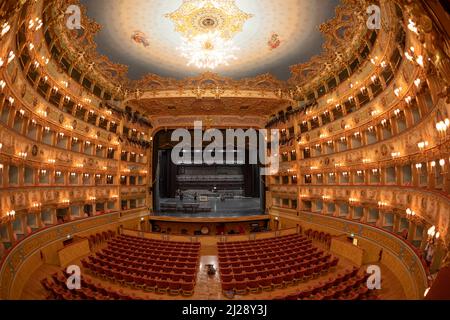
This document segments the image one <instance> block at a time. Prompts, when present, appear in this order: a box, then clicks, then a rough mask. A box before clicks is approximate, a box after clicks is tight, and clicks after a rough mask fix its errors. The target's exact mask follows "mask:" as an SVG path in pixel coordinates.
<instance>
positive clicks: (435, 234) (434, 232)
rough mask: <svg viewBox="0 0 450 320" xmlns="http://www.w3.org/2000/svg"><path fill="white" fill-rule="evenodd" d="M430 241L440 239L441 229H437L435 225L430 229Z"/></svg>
mask: <svg viewBox="0 0 450 320" xmlns="http://www.w3.org/2000/svg"><path fill="white" fill-rule="evenodd" d="M427 234H428V241H429V242H431V243H434V241H435V240H438V239H439V237H440V233H439V231H437V230H436V227H435V226H432V227H431V228H430V229H428V232H427Z"/></svg>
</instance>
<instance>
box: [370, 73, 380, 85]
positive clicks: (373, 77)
mask: <svg viewBox="0 0 450 320" xmlns="http://www.w3.org/2000/svg"><path fill="white" fill-rule="evenodd" d="M370 80H372V83H374V84H375V83H376V82H377V80H378V77H377V76H376V75H373V76H372V77H370Z"/></svg>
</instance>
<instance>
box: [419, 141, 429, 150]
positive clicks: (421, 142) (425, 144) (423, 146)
mask: <svg viewBox="0 0 450 320" xmlns="http://www.w3.org/2000/svg"><path fill="white" fill-rule="evenodd" d="M417 147H418V148H419V149H420V151H423V149H425V148H426V147H428V141H420V142H419V143H418V144H417Z"/></svg>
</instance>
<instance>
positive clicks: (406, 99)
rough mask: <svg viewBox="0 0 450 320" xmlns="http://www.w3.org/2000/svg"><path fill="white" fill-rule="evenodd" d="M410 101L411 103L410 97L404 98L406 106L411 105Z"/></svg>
mask: <svg viewBox="0 0 450 320" xmlns="http://www.w3.org/2000/svg"><path fill="white" fill-rule="evenodd" d="M411 101H412V97H411V96H407V97H406V98H405V102H406V103H407V104H411Z"/></svg>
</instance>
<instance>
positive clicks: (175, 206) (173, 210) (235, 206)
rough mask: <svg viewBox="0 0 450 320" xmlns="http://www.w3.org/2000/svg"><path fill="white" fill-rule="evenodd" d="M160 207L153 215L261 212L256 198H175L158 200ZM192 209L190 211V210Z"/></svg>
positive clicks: (221, 215) (220, 215)
mask: <svg viewBox="0 0 450 320" xmlns="http://www.w3.org/2000/svg"><path fill="white" fill-rule="evenodd" d="M160 208H164V210H158V211H157V212H155V213H154V216H165V217H181V218H231V217H246V216H255V215H261V214H263V212H262V210H261V202H260V199H258V198H233V199H225V200H221V199H219V198H212V197H208V199H207V201H200V199H197V201H195V200H194V199H192V198H185V199H183V201H181V200H180V199H175V198H163V199H161V200H160ZM191 210H192V212H191Z"/></svg>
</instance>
